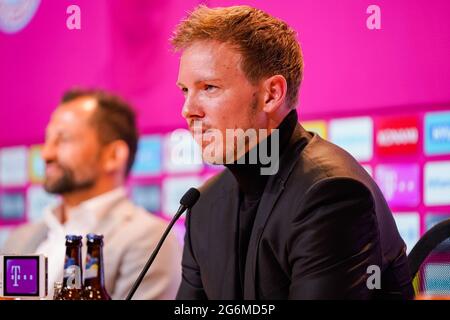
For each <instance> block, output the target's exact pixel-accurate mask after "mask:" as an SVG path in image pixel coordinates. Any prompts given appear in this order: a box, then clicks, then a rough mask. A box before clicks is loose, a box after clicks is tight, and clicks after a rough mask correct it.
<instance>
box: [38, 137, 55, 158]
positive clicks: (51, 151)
mask: <svg viewBox="0 0 450 320" xmlns="http://www.w3.org/2000/svg"><path fill="white" fill-rule="evenodd" d="M41 157H42V159H43V160H44V162H48V161H52V160H54V159H55V158H56V145H55V143H54V142H52V141H45V144H44V145H43V147H42V150H41Z"/></svg>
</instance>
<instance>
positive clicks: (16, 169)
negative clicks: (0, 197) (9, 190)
mask: <svg viewBox="0 0 450 320" xmlns="http://www.w3.org/2000/svg"><path fill="white" fill-rule="evenodd" d="M27 169H28V167H27V148H26V147H11V148H4V149H1V150H0V185H3V186H5V187H13V186H14V187H17V186H23V185H25V184H26V183H27V182H28V170H27Z"/></svg>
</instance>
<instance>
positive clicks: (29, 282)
mask: <svg viewBox="0 0 450 320" xmlns="http://www.w3.org/2000/svg"><path fill="white" fill-rule="evenodd" d="M5 276H6V277H5V282H6V283H5V284H4V285H5V289H6V292H7V293H8V294H10V295H36V294H37V293H38V289H39V261H38V259H37V258H26V259H24V258H21V259H14V258H13V257H11V258H9V259H7V261H6V275H5Z"/></svg>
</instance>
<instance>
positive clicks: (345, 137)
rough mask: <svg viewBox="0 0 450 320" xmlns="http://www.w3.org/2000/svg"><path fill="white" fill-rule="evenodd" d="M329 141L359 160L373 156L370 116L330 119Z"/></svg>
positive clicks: (366, 159) (367, 159)
mask: <svg viewBox="0 0 450 320" xmlns="http://www.w3.org/2000/svg"><path fill="white" fill-rule="evenodd" d="M329 134H330V140H331V142H333V143H335V144H337V145H338V146H340V147H341V148H343V149H345V150H347V151H348V152H349V153H350V154H352V155H353V156H354V157H355V158H356V159H357V160H359V161H369V160H370V159H371V158H372V156H373V121H372V118H370V117H359V118H347V119H336V120H331V121H330V126H329Z"/></svg>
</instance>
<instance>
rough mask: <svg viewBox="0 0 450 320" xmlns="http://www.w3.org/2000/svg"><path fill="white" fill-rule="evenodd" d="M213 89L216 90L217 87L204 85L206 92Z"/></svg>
mask: <svg viewBox="0 0 450 320" xmlns="http://www.w3.org/2000/svg"><path fill="white" fill-rule="evenodd" d="M214 89H217V87H216V86H213V85H211V84H207V85H205V90H206V91H213V90H214Z"/></svg>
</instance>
